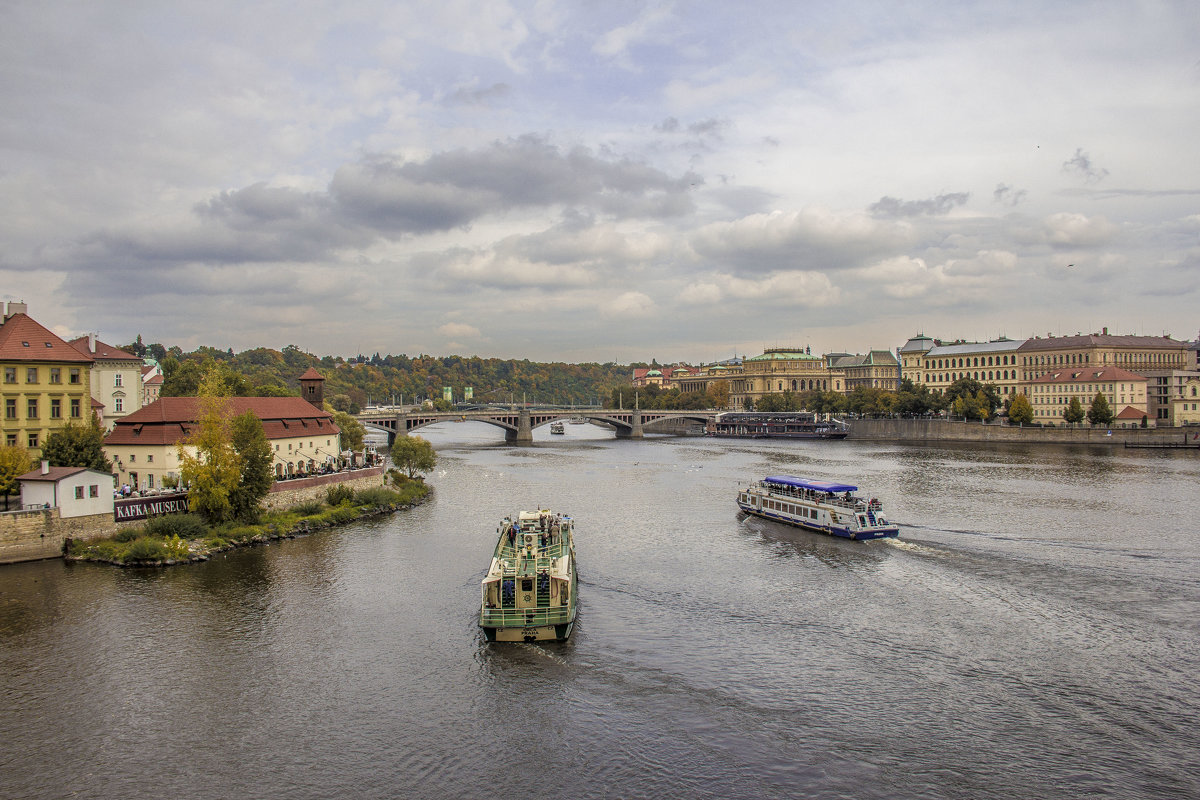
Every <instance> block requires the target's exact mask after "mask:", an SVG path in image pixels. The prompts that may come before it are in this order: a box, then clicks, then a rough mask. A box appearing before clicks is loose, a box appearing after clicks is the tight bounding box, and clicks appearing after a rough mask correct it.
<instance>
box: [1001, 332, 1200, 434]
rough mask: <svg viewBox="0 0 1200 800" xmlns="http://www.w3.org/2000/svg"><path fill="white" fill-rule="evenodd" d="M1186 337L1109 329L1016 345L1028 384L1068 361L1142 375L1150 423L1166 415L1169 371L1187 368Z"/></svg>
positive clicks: (1166, 418) (1071, 364)
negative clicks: (1128, 333) (1113, 333)
mask: <svg viewBox="0 0 1200 800" xmlns="http://www.w3.org/2000/svg"><path fill="white" fill-rule="evenodd" d="M1188 346H1189V343H1188V342H1181V341H1177V340H1175V339H1172V338H1171V337H1169V336H1132V335H1110V334H1109V332H1108V328H1104V329H1103V330H1102V331H1101V332H1100V333H1089V334H1076V335H1075V336H1050V335H1047V336H1046V337H1045V338H1042V337H1040V336H1037V337H1034V338H1032V339H1027V340H1025V342H1024V343H1023V344H1022V345H1021V347H1020V348H1019V349H1018V353H1017V355H1018V357H1019V359H1020V368H1021V381H1022V383H1023V384H1031V383H1032V382H1033V381H1034V380H1036V379H1037V378H1039V377H1041V376H1042V375H1045V374H1046V373H1048V372H1052V371H1056V370H1062V369H1069V368H1072V367H1081V366H1083V367H1105V366H1110V365H1111V366H1115V367H1120V368H1121V369H1124V370H1128V371H1130V372H1133V373H1136V374H1138V375H1142V376H1144V377H1145V378H1147V384H1146V413H1147V415H1148V416H1149V418H1150V422H1151V424H1153V423H1155V422H1157V421H1162V422H1163V423H1164V424H1166V423H1167V422H1168V421H1169V420H1170V417H1171V396H1172V393H1171V384H1172V374H1173V373H1174V372H1176V371H1181V370H1187V369H1188V358H1189V351H1188Z"/></svg>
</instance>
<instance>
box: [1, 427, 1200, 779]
mask: <svg viewBox="0 0 1200 800" xmlns="http://www.w3.org/2000/svg"><path fill="white" fill-rule="evenodd" d="M442 428H443V429H442V430H438V429H436V428H435V429H429V430H426V431H423V432H422V435H425V436H427V437H428V438H429V439H431V440H432V441H434V443H435V446H436V447H437V448H438V452H439V465H438V468H437V470H436V472H435V474H434V475H432V476H430V482H431V484H432V485H433V486H434V488H435V493H434V497H433V499H432V500H431V501H430V502H429V503H427V504H426V505H424V506H421V507H419V508H417V509H413V510H412V511H410V512H407V513H404V514H399V515H396V516H394V517H391V518H388V519H374V520H371V521H368V522H366V523H362V524H358V525H354V526H350V527H347V528H343V529H339V530H334V531H327V532H323V533H320V534H316V535H313V536H310V537H306V538H302V539H297V540H295V541H289V542H283V543H278V544H274V545H271V546H270V547H262V548H256V549H251V550H245V551H236V552H231V553H228V554H225V555H224V556H222V557H218V558H216V559H214V560H213V561H211V562H209V563H206V564H201V565H194V566H189V567H186V568H178V569H171V570H164V571H158V570H144V571H142V570H128V571H122V570H116V569H112V568H108V567H98V566H93V565H65V564H63V563H62V562H45V563H38V564H28V565H19V566H16V567H8V568H4V569H3V570H0V691H2V692H3V696H4V698H5V701H6V703H7V707H6V710H5V712H4V713H3V714H0V740H2V741H4V742H5V743H6V746H5V755H4V760H3V762H2V763H0V796H4V797H31V798H52V797H53V798H58V797H64V796H78V797H130V796H140V795H142V794H145V793H146V791H147V790H146V786H147V785H148V784H147V775H146V773H147V770H148V769H152V770H153V773H154V774H153V786H154V790H153V792H152V793H153V794H161V795H166V796H177V797H179V798H208V797H213V798H217V797H242V796H246V797H288V798H310V797H311V798H324V797H335V796H338V797H340V796H354V797H394V796H397V795H402V796H406V797H428V798H443V797H445V798H451V797H455V798H457V797H478V796H484V795H487V794H493V793H495V792H496V791H504V790H507V789H512V790H513V791H520V792H522V793H531V792H532V793H533V794H535V795H540V794H547V793H550V792H551V791H552V792H553V793H554V794H560V795H562V796H570V797H584V798H593V797H594V798H608V797H613V796H617V797H640V796H646V797H650V796H662V797H677V796H688V797H698V798H705V797H712V798H716V797H721V798H739V797H745V798H761V797H797V796H803V797H814V798H834V797H837V798H842V797H856V798H884V797H899V796H905V797H912V796H922V797H954V798H960V797H971V798H992V797H994V798H1009V797H1047V798H1075V797H1081V796H1089V795H1097V796H1112V797H1118V796H1119V797H1134V798H1136V797H1185V796H1198V795H1200V784H1198V782H1197V778H1196V777H1195V776H1196V775H1198V774H1200V763H1198V762H1200V758H1198V756H1197V753H1200V735H1198V734H1197V733H1196V730H1195V726H1194V724H1193V720H1194V714H1195V712H1196V709H1197V707H1198V706H1200V690H1198V689H1197V688H1196V686H1195V682H1194V680H1193V677H1194V675H1195V674H1197V671H1198V669H1200V644H1198V642H1200V636H1197V633H1198V631H1197V625H1196V622H1195V620H1196V619H1200V580H1198V579H1197V577H1196V576H1197V575H1198V574H1200V545H1197V543H1196V541H1195V537H1194V534H1193V533H1192V531H1191V520H1193V519H1195V518H1196V514H1197V511H1198V510H1200V509H1198V508H1197V504H1198V502H1200V501H1198V500H1197V499H1196V493H1195V486H1196V485H1197V478H1198V477H1200V466H1198V464H1200V462H1198V461H1197V459H1196V458H1195V456H1194V455H1193V454H1189V453H1145V452H1141V453H1139V452H1134V451H1128V452H1127V451H1110V450H1107V449H1103V448H1095V447H1090V448H1089V447H1079V448H1068V447H1064V448H1044V449H1043V448H1035V447H1020V446H997V447H988V448H980V447H971V446H957V445H956V446H945V447H930V448H920V447H911V446H901V445H889V444H879V443H861V442H851V441H844V442H836V443H828V442H821V443H809V442H777V441H762V440H756V441H736V440H712V439H702V438H692V439H688V438H681V439H675V438H665V437H664V438H652V439H650V440H645V441H615V440H613V438H612V434H611V432H606V431H603V430H601V429H599V428H596V427H595V426H590V425H581V426H572V425H569V426H566V435H564V436H555V437H554V438H553V439H551V438H550V436H549V433H548V431H546V430H545V429H538V430H537V431H535V432H534V436H535V440H536V441H535V443H534V445H533V446H532V447H522V448H514V447H509V446H505V445H504V444H503V442H502V435H501V434H500V433H499V432H498V431H497V430H496V429H494V428H490V427H489V426H484V425H476V424H473V423H464V424H459V425H452V426H451V425H447V426H442ZM780 472H787V473H793V474H802V475H807V476H811V477H817V478H828V479H831V480H839V481H846V482H849V483H855V484H858V485H860V486H862V487H863V490H864V491H865V492H867V493H869V494H870V495H871V496H877V497H879V498H880V499H881V500H882V501H883V503H884V506H885V509H886V510H887V513H888V517H889V519H893V520H895V521H897V522H898V523H899V524H900V525H901V526H902V530H901V538H900V539H899V540H887V541H878V542H849V541H844V540H841V539H833V538H829V537H825V536H822V535H820V534H815V533H811V532H807V531H803V530H800V529H796V528H791V527H787V526H781V525H778V524H776V523H772V522H769V521H765V520H759V519H756V518H747V517H744V516H743V515H741V514H740V512H739V511H738V510H737V507H736V504H735V502H734V497H735V494H736V491H737V488H738V486H739V485H741V484H744V483H746V482H749V481H752V480H755V479H758V478H761V477H762V476H764V475H766V474H774V473H780ZM536 507H549V508H553V509H554V510H556V511H561V512H563V513H568V514H570V515H571V516H573V517H574V518H575V519H576V528H577V548H578V552H579V559H580V571H581V600H580V611H579V619H578V623H577V625H576V629H575V633H574V634H573V636H572V637H571V639H570V640H569V641H568V642H565V643H537V644H514V645H488V644H487V643H486V642H485V641H484V640H483V637H482V635H481V634H480V632H479V629H478V627H477V624H476V623H477V610H478V602H479V581H480V579H481V578H482V576H483V574H484V571H485V569H486V566H487V560H488V557H489V554H490V552H491V547H492V545H493V544H494V541H495V535H496V534H495V530H496V525H497V524H498V522H499V520H500V519H501V518H503V517H504V516H506V515H509V514H512V513H515V512H516V511H518V510H521V509H523V508H536ZM147 765H152V767H148V766H147ZM547 776H553V778H552V781H551V782H550V783H549V784H548V783H547ZM546 786H551V787H552V788H549V789H545V790H543V789H542V787H546Z"/></svg>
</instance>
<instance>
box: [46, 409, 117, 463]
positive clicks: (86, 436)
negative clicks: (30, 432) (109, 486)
mask: <svg viewBox="0 0 1200 800" xmlns="http://www.w3.org/2000/svg"><path fill="white" fill-rule="evenodd" d="M42 458H44V459H46V460H47V461H49V462H50V466H52V467H87V468H88V469H94V470H96V471H97V472H111V471H112V462H110V461H109V460H108V459H107V458H106V457H105V456H104V429H103V428H101V427H100V420H99V419H97V418H96V417H95V416H93V417H92V419H91V422H82V421H81V422H76V421H75V420H69V421H68V422H67V424H65V425H63V426H62V427H61V428H56V429H55V430H53V431H51V432H50V434H49V435H48V436H47V437H46V441H45V442H44V443H43V444H42Z"/></svg>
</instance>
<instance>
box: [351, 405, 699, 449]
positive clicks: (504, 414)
mask: <svg viewBox="0 0 1200 800" xmlns="http://www.w3.org/2000/svg"><path fill="white" fill-rule="evenodd" d="M714 413H715V412H705V411H641V410H639V409H630V410H623V409H567V410H563V409H529V408H522V409H519V410H513V409H505V410H489V411H467V412H450V411H412V412H404V413H399V414H393V415H389V416H380V415H378V414H360V415H358V417H357V419H358V420H359V422H361V423H362V424H363V425H368V426H370V427H372V428H375V429H376V430H381V431H385V432H386V433H387V435H388V445H389V446H391V444H392V443H393V442H395V440H396V437H397V436H407V435H408V434H409V433H412V432H413V431H415V430H418V429H420V428H424V427H427V426H429V425H436V424H438V423H441V422H466V421H472V422H483V423H486V424H488V425H493V426H495V427H497V428H500V429H502V430H503V431H504V440H505V441H506V442H512V443H516V444H530V443H532V442H533V429H534V428H540V427H542V426H543V425H549V424H551V423H554V422H564V421H567V420H570V419H575V418H579V417H582V418H584V419H587V420H590V421H593V422H598V423H601V424H604V425H608V426H610V427H612V428H613V429H614V430H615V431H616V436H617V438H618V439H640V438H642V435H643V433H644V431H645V429H646V428H651V429H653V428H655V427H661V426H662V425H664V424H669V423H672V422H678V421H680V420H685V421H688V422H695V423H696V424H699V425H706V424H707V423H708V422H709V421H710V420H711V419H712V418H713V416H714Z"/></svg>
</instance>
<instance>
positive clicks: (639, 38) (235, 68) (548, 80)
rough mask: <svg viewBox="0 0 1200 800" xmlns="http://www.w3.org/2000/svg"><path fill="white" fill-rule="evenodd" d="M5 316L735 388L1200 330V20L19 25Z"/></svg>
mask: <svg viewBox="0 0 1200 800" xmlns="http://www.w3.org/2000/svg"><path fill="white" fill-rule="evenodd" d="M0 64H2V65H3V69H2V70H0V108H2V109H3V114H2V115H0V294H2V295H3V298H4V299H6V300H25V301H26V302H28V303H29V304H30V313H31V315H32V316H33V317H34V318H35V319H37V320H39V321H40V322H42V323H43V324H45V325H47V326H49V327H51V328H53V329H54V330H56V331H57V332H59V333H64V334H66V333H70V334H77V333H82V332H85V331H96V332H98V333H99V334H100V337H101V338H102V339H104V340H105V341H108V342H110V343H114V344H119V343H122V342H127V341H129V340H131V339H132V338H133V337H134V335H136V334H138V333H141V334H142V335H143V337H144V338H145V339H146V341H162V342H164V343H166V344H179V345H181V346H184V347H185V348H191V347H193V346H196V345H200V344H208V345H212V346H216V347H221V348H224V347H233V348H234V349H235V350H242V349H245V348H249V347H257V346H267V347H276V348H278V347H282V346H284V345H286V344H296V345H299V346H300V347H301V348H303V349H305V350H309V351H312V352H315V353H317V354H320V355H325V354H334V355H354V354H356V353H359V352H363V353H373V352H375V351H379V352H383V353H389V352H390V353H408V354H410V355H415V354H418V353H429V354H434V355H448V354H462V355H480V356H497V357H504V358H509V357H512V358H530V359H534V360H563V361H593V360H594V361H618V362H622V363H624V362H628V361H632V360H648V359H650V358H652V357H653V358H657V359H659V360H660V361H664V362H667V361H676V360H681V361H688V362H693V363H696V362H707V361H714V360H718V359H722V358H727V357H729V356H731V355H733V354H735V353H736V354H739V355H740V354H747V355H755V354H757V353H759V352H762V350H763V348H764V347H769V346H773V345H781V344H782V345H801V346H803V345H810V346H811V347H812V348H813V350H814V352H829V351H846V352H864V351H865V350H867V349H871V348H894V347H896V346H898V345H900V344H902V343H903V342H904V340H905V339H906V338H908V337H909V336H911V335H913V334H916V333H918V332H923V333H926V334H928V335H931V336H934V337H938V338H944V339H953V338H965V339H969V340H987V339H989V338H995V337H997V336H1000V335H1006V336H1009V337H1011V338H1023V337H1026V336H1032V335H1035V334H1038V335H1045V334H1046V333H1055V334H1059V333H1062V334H1073V333H1076V332H1085V333H1086V332H1089V331H1093V330H1099V329H1100V328H1101V327H1102V326H1107V327H1108V328H1109V330H1110V332H1114V333H1116V332H1119V333H1145V334H1153V335H1161V334H1163V333H1168V334H1171V335H1173V336H1174V337H1176V338H1179V339H1195V338H1196V336H1197V332H1198V330H1200V151H1198V148H1197V144H1196V141H1197V131H1198V130H1200V6H1198V5H1197V4H1196V3H1195V2H1194V1H1193V0H1183V1H1181V2H1165V3H1149V2H1148V3H1137V2H1130V1H1123V2H1114V3H1104V2H1088V3H1073V2H1062V3H1058V2H1055V3H1049V2H1029V3H1022V2H1012V3H994V2H989V3H979V4H970V3H903V4H900V3H893V2H878V3H867V2H842V3H828V2H820V3H818V2H800V1H799V0H789V1H787V2H745V3H730V2H704V1H703V0H698V1H697V2H683V0H680V1H679V2H674V3H671V2H663V3H655V2H626V1H624V0H612V2H550V1H548V0H531V1H530V2H504V1H503V0H475V1H474V2H461V1H460V0H436V2H429V3H424V2H403V1H402V0H401V1H400V2H397V0H387V1H386V2H378V3H376V2H354V0H349V1H347V0H337V1H336V2H320V0H289V1H288V2H259V3H245V2H224V1H223V0H204V2H190V0H172V2H169V3H166V2H141V1H139V0H90V1H89V2H86V3H80V2H65V1H63V0H47V2H40V3H34V2H29V3H5V4H3V8H2V9H0Z"/></svg>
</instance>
